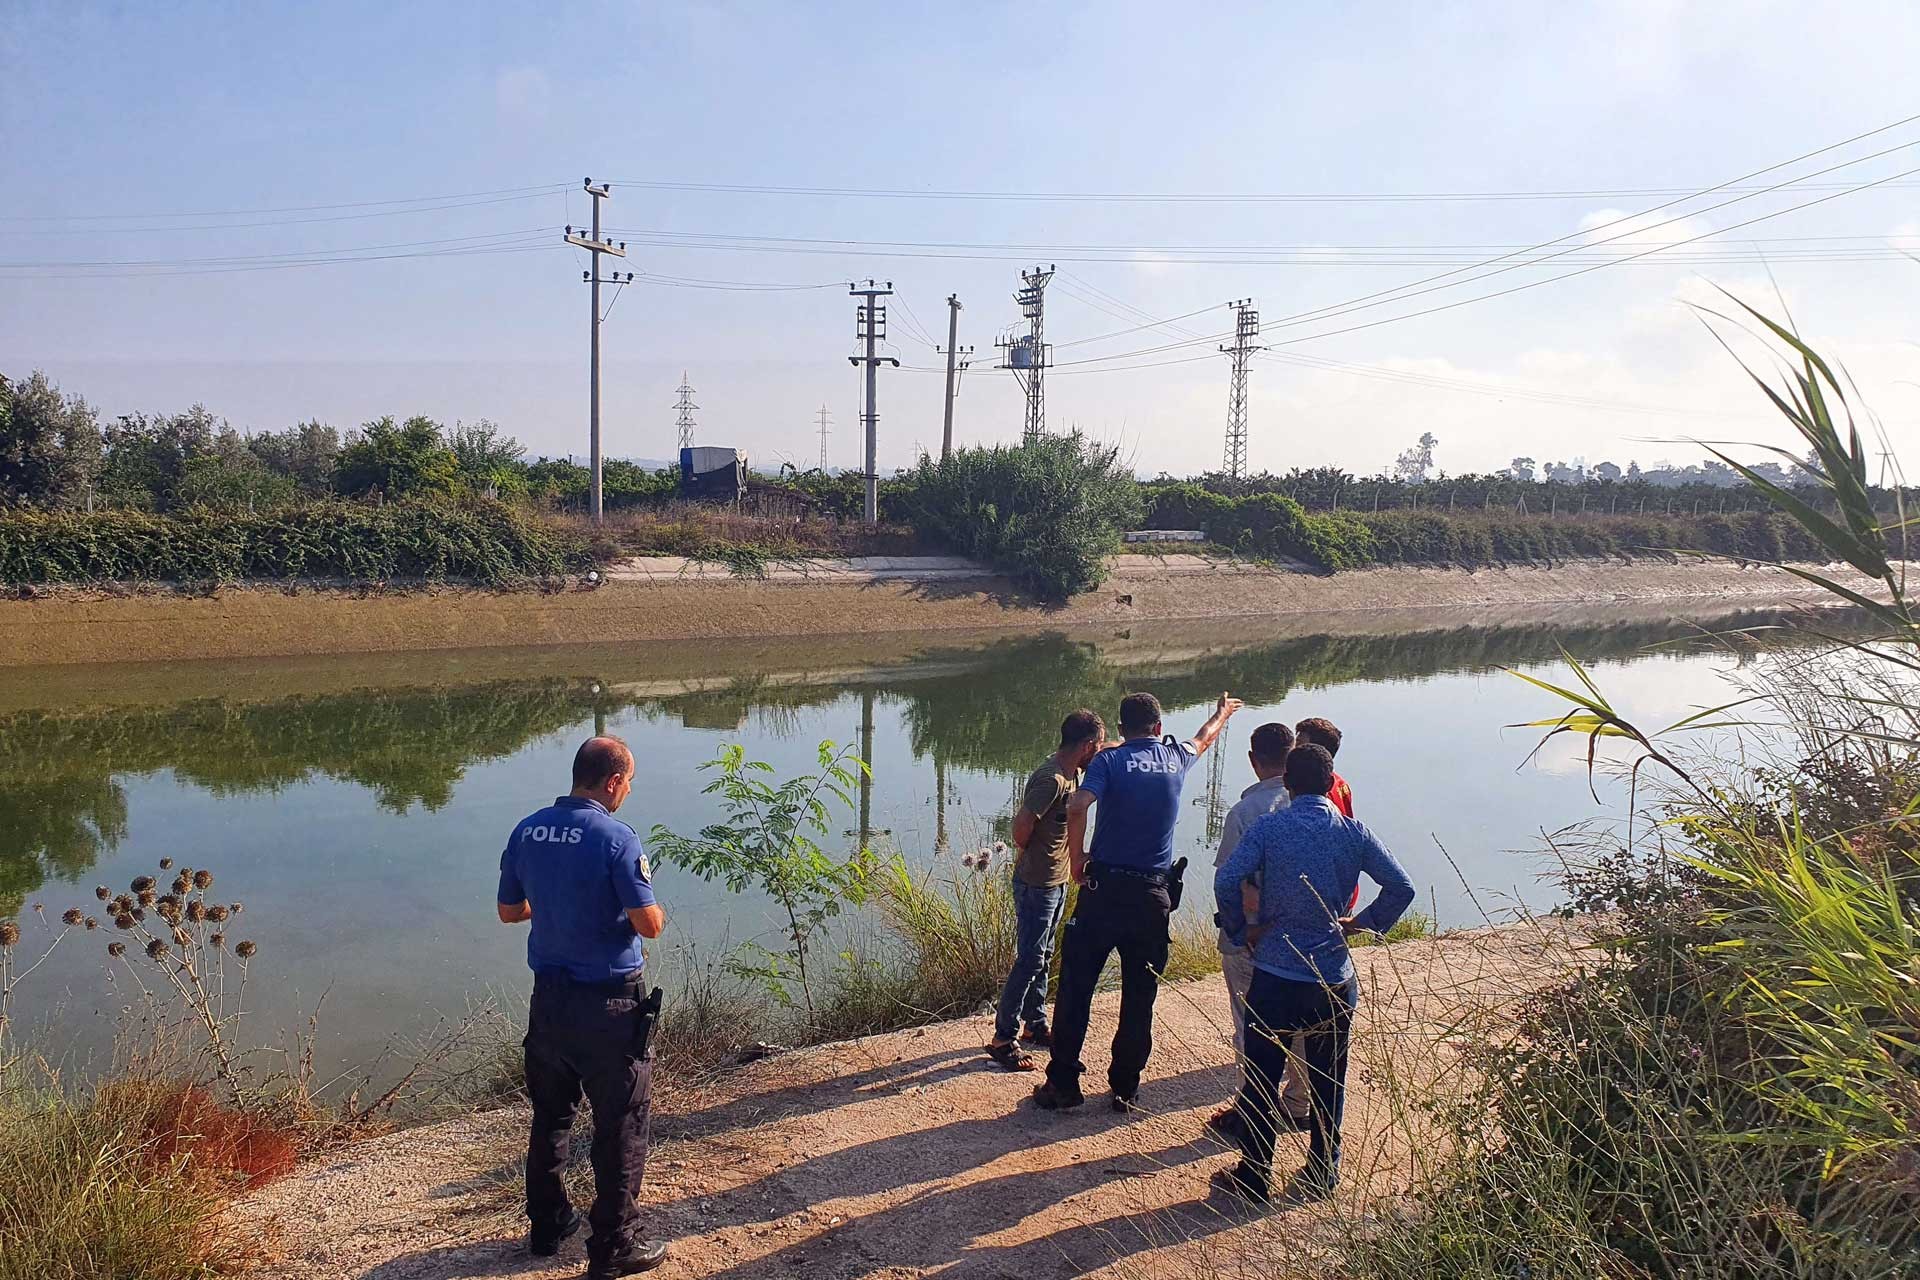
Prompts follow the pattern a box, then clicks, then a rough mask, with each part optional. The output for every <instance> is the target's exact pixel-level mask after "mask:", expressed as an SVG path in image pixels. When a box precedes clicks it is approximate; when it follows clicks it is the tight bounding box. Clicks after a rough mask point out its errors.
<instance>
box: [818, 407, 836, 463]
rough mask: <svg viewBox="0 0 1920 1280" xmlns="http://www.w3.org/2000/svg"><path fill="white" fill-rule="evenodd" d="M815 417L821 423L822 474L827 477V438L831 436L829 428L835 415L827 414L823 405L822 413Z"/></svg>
mask: <svg viewBox="0 0 1920 1280" xmlns="http://www.w3.org/2000/svg"><path fill="white" fill-rule="evenodd" d="M815 417H816V418H818V420H819V422H820V474H821V475H825V474H827V436H828V435H829V434H831V432H830V430H829V428H830V427H831V426H832V425H833V415H831V414H829V413H828V412H827V406H825V405H821V406H820V412H819V413H818V414H816V415H815Z"/></svg>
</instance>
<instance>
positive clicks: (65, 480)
mask: <svg viewBox="0 0 1920 1280" xmlns="http://www.w3.org/2000/svg"><path fill="white" fill-rule="evenodd" d="M99 468H100V423H99V420H98V418H97V417H96V416H95V414H94V411H93V406H92V405H90V404H88V403H87V402H86V401H85V400H82V399H81V398H80V397H79V396H63V395H61V394H60V389H59V388H58V387H56V386H54V385H53V384H52V383H51V382H49V381H47V375H46V374H44V373H41V372H39V371H38V370H35V371H34V372H33V373H32V374H30V375H28V377H27V380H26V381H25V382H10V381H8V380H7V379H6V378H4V377H0V501H4V502H31V503H34V504H36V505H39V506H47V507H61V506H76V505H79V504H80V503H82V502H85V501H86V492H87V484H88V482H89V481H90V480H92V479H93V478H94V476H95V475H96V473H97V472H98V471H99Z"/></svg>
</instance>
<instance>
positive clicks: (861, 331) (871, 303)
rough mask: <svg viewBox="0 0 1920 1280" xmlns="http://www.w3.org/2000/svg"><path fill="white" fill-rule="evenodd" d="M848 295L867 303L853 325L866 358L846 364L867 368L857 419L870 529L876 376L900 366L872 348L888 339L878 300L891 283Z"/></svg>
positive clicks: (876, 510)
mask: <svg viewBox="0 0 1920 1280" xmlns="http://www.w3.org/2000/svg"><path fill="white" fill-rule="evenodd" d="M847 292H848V293H849V294H851V295H852V296H854V297H856V298H865V299H866V301H865V302H863V303H861V304H860V307H859V310H858V312H857V313H856V314H857V316H858V318H857V320H856V321H855V323H854V338H855V340H860V339H864V340H865V341H866V344H867V354H866V355H864V356H848V357H847V363H848V364H855V365H859V364H864V365H866V366H867V402H866V406H865V408H866V412H864V413H862V414H861V415H860V420H861V421H862V422H864V423H865V424H866V426H867V469H866V482H867V504H866V506H867V509H866V521H867V523H868V524H869V525H875V524H879V523H880V410H879V407H878V406H877V404H876V403H875V400H874V394H875V392H876V391H877V389H878V385H879V378H878V376H877V374H878V370H879V368H880V366H881V365H882V364H890V365H892V366H894V367H895V368H896V369H897V368H899V367H900V362H899V361H898V360H896V359H894V358H893V357H892V356H883V355H877V354H875V352H874V346H875V344H876V343H878V342H879V341H880V339H882V338H884V337H886V336H887V308H886V306H885V304H883V303H881V302H879V301H878V299H880V298H891V297H892V296H893V281H891V280H889V281H887V283H886V285H885V286H884V287H882V286H878V285H875V284H874V282H873V281H871V280H869V281H867V284H866V287H865V288H864V289H863V288H861V287H860V286H859V285H857V284H856V285H851V286H849V287H848V289H847Z"/></svg>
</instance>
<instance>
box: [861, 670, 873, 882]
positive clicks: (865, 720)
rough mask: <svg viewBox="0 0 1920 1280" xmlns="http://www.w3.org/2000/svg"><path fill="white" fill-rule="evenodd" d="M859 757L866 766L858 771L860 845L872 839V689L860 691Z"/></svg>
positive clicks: (865, 845)
mask: <svg viewBox="0 0 1920 1280" xmlns="http://www.w3.org/2000/svg"><path fill="white" fill-rule="evenodd" d="M860 758H861V759H862V760H864V761H866V762H867V767H866V768H864V769H862V770H861V771H860V847H861V848H862V849H864V848H866V847H867V846H868V845H869V844H870V843H871V842H872V840H873V690H871V689H862V690H861V691H860Z"/></svg>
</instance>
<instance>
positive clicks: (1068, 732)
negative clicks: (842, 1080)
mask: <svg viewBox="0 0 1920 1280" xmlns="http://www.w3.org/2000/svg"><path fill="white" fill-rule="evenodd" d="M1106 736H1107V730H1106V726H1105V725H1104V724H1103V723H1102V722H1101V720H1100V717H1099V716H1097V715H1095V714H1094V713H1093V712H1091V711H1087V710H1084V709H1083V710H1080V711H1076V712H1074V713H1073V714H1072V715H1070V716H1068V717H1067V718H1066V720H1065V721H1063V722H1062V723H1061V725H1060V747H1059V749H1058V750H1057V751H1055V752H1054V753H1053V754H1052V755H1050V756H1048V757H1047V759H1046V762H1045V763H1043V764H1042V765H1041V766H1040V767H1039V768H1038V769H1035V770H1034V771H1033V776H1031V777H1030V778H1028V779H1027V785H1026V789H1025V791H1024V793H1023V794H1022V796H1021V801H1020V809H1019V811H1018V812H1017V813H1015V814H1014V816H1013V843H1014V844H1015V846H1017V847H1018V849H1019V850H1020V852H1019V855H1018V856H1017V857H1016V858H1015V860H1014V864H1013V909H1014V921H1015V942H1014V958H1013V971H1012V972H1011V973H1009V974H1008V975H1007V985H1006V989H1005V990H1004V991H1002V992H1001V993H1000V1007H999V1010H998V1012H997V1014H996V1015H995V1017H994V1026H993V1041H992V1043H990V1044H988V1045H987V1056H988V1057H990V1058H992V1059H993V1060H994V1061H995V1062H997V1063H999V1064H1000V1065H1001V1066H1003V1067H1005V1068H1007V1069H1008V1070H1009V1071H1031V1070H1033V1069H1034V1067H1036V1066H1037V1065H1038V1063H1037V1062H1036V1061H1035V1060H1034V1057H1033V1055H1032V1054H1030V1053H1027V1052H1026V1051H1025V1050H1024V1049H1022V1048H1021V1047H1020V1045H1019V1043H1018V1042H1016V1041H1015V1040H1014V1029H1015V1023H1016V1022H1018V1023H1022V1024H1024V1027H1025V1030H1024V1031H1023V1032H1022V1033H1021V1036H1020V1039H1021V1040H1024V1041H1026V1042H1027V1043H1028V1044H1034V1045H1040V1046H1041V1047H1043V1048H1044V1047H1046V1046H1047V1045H1048V1044H1049V1043H1050V1041H1051V1039H1052V1037H1051V1035H1050V1033H1049V1032H1048V1030H1047V969H1048V962H1049V961H1050V960H1051V959H1052V957H1053V939H1054V935H1055V934H1056V933H1058V932H1059V929H1060V917H1061V914H1062V912H1063V911H1064V910H1065V907H1066V902H1067V880H1068V879H1069V878H1070V869H1069V866H1068V861H1067V799H1068V797H1070V796H1072V795H1073V793H1074V790H1075V788H1077V787H1078V786H1079V785H1080V772H1081V770H1083V769H1085V768H1086V766H1087V762H1088V761H1089V760H1091V759H1093V757H1094V754H1095V753H1096V752H1098V751H1099V750H1100V748H1101V747H1102V746H1104V745H1105V742H1106Z"/></svg>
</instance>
